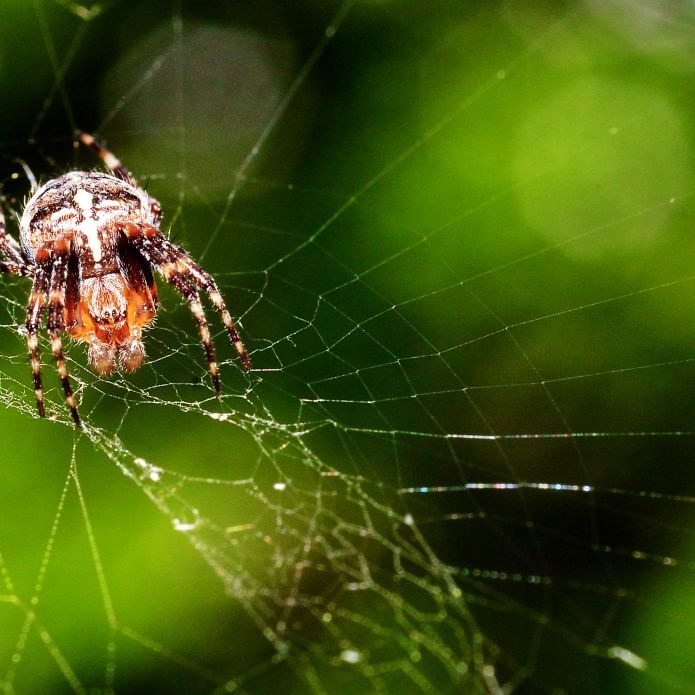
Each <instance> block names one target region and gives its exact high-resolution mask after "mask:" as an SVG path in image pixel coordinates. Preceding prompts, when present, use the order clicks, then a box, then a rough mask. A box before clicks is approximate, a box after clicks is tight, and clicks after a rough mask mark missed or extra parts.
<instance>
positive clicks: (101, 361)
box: [88, 341, 116, 376]
mask: <svg viewBox="0 0 695 695" xmlns="http://www.w3.org/2000/svg"><path fill="white" fill-rule="evenodd" d="M88 356H89V364H90V365H91V366H92V369H93V370H94V371H95V372H96V373H97V374H99V375H101V376H107V375H108V374H111V372H112V371H113V369H114V367H115V366H116V350H115V349H114V348H113V346H111V345H109V344H108V343H101V342H97V341H93V342H92V344H91V345H90V346H89V355H88Z"/></svg>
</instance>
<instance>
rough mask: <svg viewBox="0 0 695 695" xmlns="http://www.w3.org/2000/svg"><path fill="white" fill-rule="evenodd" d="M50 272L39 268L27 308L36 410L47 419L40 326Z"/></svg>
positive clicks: (28, 341) (28, 342)
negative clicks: (40, 352) (42, 380)
mask: <svg viewBox="0 0 695 695" xmlns="http://www.w3.org/2000/svg"><path fill="white" fill-rule="evenodd" d="M48 277H49V276H48V272H47V271H46V269H45V268H42V267H39V268H38V269H37V270H36V273H35V275H34V286H33V287H32V288H31V295H30V296H29V305H28V307H27V320H26V324H25V326H26V329H27V345H28V347H29V360H30V361H31V374H32V376H33V379H34V394H35V396H36V408H37V409H38V411H39V415H40V416H41V417H46V406H45V405H44V402H43V385H42V384H41V361H40V360H39V333H38V331H39V326H40V325H41V316H42V314H43V310H44V307H45V306H46V297H47V295H48Z"/></svg>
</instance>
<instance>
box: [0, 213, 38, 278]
mask: <svg viewBox="0 0 695 695" xmlns="http://www.w3.org/2000/svg"><path fill="white" fill-rule="evenodd" d="M0 253H2V254H3V255H4V256H5V257H6V258H7V259H9V260H10V261H11V263H10V264H9V265H14V266H16V267H17V268H22V269H23V271H15V270H6V271H3V272H10V273H15V274H16V275H25V276H30V275H31V273H30V272H29V270H28V268H27V262H26V260H25V259H24V254H23V253H22V248H21V247H20V245H19V244H18V243H17V241H16V239H15V238H14V237H12V236H10V235H9V234H8V233H7V231H6V229H5V215H4V213H3V211H2V210H1V209H0Z"/></svg>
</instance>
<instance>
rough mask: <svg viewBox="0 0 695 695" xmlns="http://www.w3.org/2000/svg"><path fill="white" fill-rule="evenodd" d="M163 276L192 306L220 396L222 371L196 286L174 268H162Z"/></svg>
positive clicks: (213, 383)
mask: <svg viewBox="0 0 695 695" xmlns="http://www.w3.org/2000/svg"><path fill="white" fill-rule="evenodd" d="M162 274H163V275H164V277H165V278H166V281H167V282H168V283H170V284H171V285H173V286H174V287H175V288H176V289H177V290H178V291H179V292H180V293H181V294H182V295H183V296H184V298H185V299H186V301H187V302H188V305H189V306H190V309H191V313H192V314H193V316H194V317H195V320H196V322H197V323H198V330H199V332H200V342H201V343H203V347H204V348H205V355H206V357H207V360H208V368H209V370H210V378H211V379H212V385H213V387H214V389H215V393H216V394H217V395H218V396H219V395H220V391H221V388H220V370H219V367H218V366H217V359H216V358H215V350H214V348H213V346H212V339H211V337H210V328H209V327H208V322H207V320H206V318H205V312H204V311H203V305H202V304H201V303H200V295H199V294H198V290H196V288H195V286H194V285H193V284H192V283H191V282H190V281H189V280H188V278H186V276H184V275H181V273H178V272H176V270H174V269H173V268H171V267H169V269H167V270H165V269H164V268H162Z"/></svg>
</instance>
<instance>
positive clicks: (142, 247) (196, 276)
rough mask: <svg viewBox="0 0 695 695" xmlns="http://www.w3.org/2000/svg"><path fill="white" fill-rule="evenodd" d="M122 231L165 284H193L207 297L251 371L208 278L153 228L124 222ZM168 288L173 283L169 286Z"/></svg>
mask: <svg viewBox="0 0 695 695" xmlns="http://www.w3.org/2000/svg"><path fill="white" fill-rule="evenodd" d="M122 229H123V231H124V233H125V234H126V236H127V237H128V238H129V239H130V241H131V242H132V243H133V244H134V245H135V247H136V248H137V249H138V250H139V251H140V253H142V255H143V256H144V257H145V259H146V260H148V261H149V262H150V263H152V265H154V266H155V267H157V268H158V269H159V271H160V272H161V273H162V275H164V277H165V278H166V279H167V281H168V282H172V280H170V279H169V276H170V277H174V276H180V277H184V278H187V279H189V280H190V281H192V282H193V283H195V285H197V286H198V287H200V288H201V289H203V290H204V291H205V292H206V293H207V294H208V296H209V297H210V300H211V301H212V303H213V305H214V307H215V309H216V310H217V312H218V313H219V315H220V317H221V319H222V322H223V323H224V326H225V328H226V329H227V333H228V334H229V338H230V340H231V342H232V343H233V344H234V347H235V348H236V350H237V352H238V353H239V356H240V357H241V361H242V362H243V364H244V367H245V369H246V371H249V370H250V369H251V361H250V360H249V357H248V355H247V354H246V349H245V348H244V344H243V343H242V342H241V338H239V334H238V333H237V330H236V326H235V325H234V322H233V321H232V317H231V315H230V313H229V310H228V309H227V306H226V304H225V303H224V300H223V299H222V295H221V294H220V291H219V289H218V288H217V284H216V283H215V281H214V280H213V279H212V277H211V276H210V275H208V274H207V273H206V272H205V271H204V270H203V269H202V268H201V267H200V266H199V265H198V264H197V263H196V262H195V261H194V260H193V259H192V258H191V257H190V256H189V255H188V254H187V253H186V252H185V251H184V250H183V249H181V248H179V247H178V246H176V245H174V244H172V243H171V242H170V241H169V240H168V239H167V238H166V237H165V236H164V235H163V234H162V233H161V232H160V231H159V229H157V228H156V227H153V226H151V225H148V224H135V223H131V222H127V223H124V224H123V226H122ZM167 273H168V274H169V276H168V275H167ZM172 284H174V283H173V282H172ZM174 286H176V285H174ZM177 289H178V287H177ZM179 291H181V290H179ZM194 313H195V312H194ZM196 318H197V316H196Z"/></svg>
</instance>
